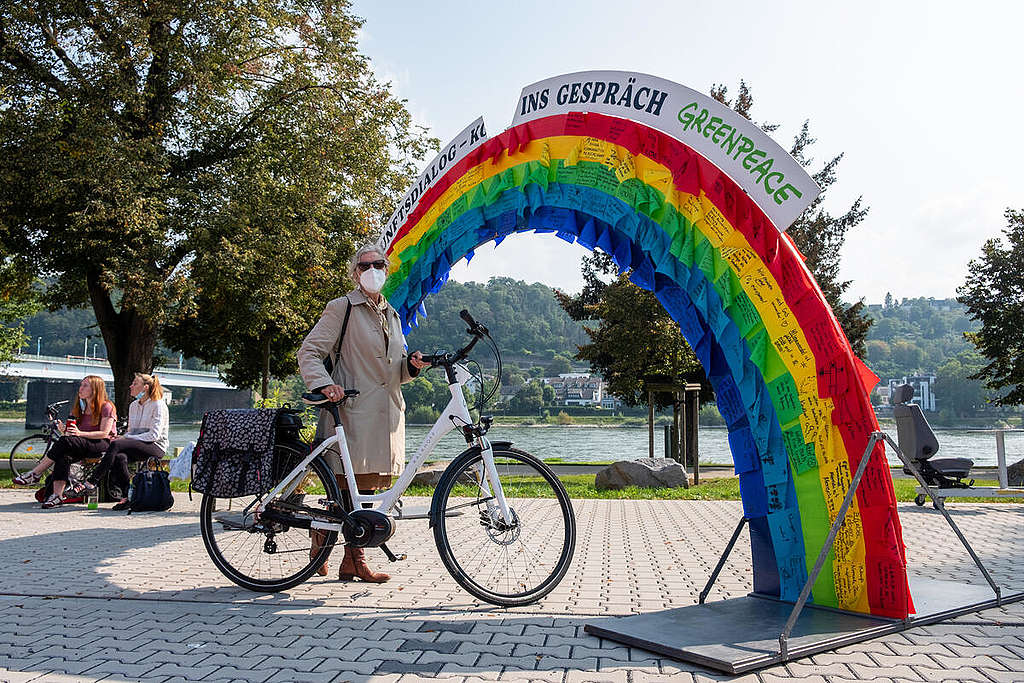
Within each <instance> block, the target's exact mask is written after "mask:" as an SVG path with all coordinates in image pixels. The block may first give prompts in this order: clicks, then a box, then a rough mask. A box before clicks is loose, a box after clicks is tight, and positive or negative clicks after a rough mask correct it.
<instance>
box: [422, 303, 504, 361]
mask: <svg viewBox="0 0 1024 683" xmlns="http://www.w3.org/2000/svg"><path fill="white" fill-rule="evenodd" d="M459 317H460V318H462V319H463V320H465V321H466V324H467V325H469V329H467V330H466V334H471V335H473V339H472V340H471V341H470V342H469V343H468V344H466V345H465V346H463V347H462V348H461V349H459V350H458V351H456V352H455V353H447V352H442V353H435V354H429V355H428V354H423V362H424V363H429V364H430V366H431V367H435V368H436V367H446V366H449V365H452V364H454V363H458V362H459V361H461V360H465V358H466V356H468V355H469V352H470V351H472V350H473V347H474V346H476V344H477V342H479V341H480V340H481V339H483V338H484V337H486V336H489V332H488V330H487V328H486V327H485V326H484V325H481V324H480V323H478V322H477V321H476V320H474V319H473V316H472V315H470V314H469V311H467V310H466V309H462V310H461V311H459Z"/></svg>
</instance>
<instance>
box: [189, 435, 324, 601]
mask: <svg viewBox="0 0 1024 683" xmlns="http://www.w3.org/2000/svg"><path fill="white" fill-rule="evenodd" d="M277 448H278V449H279V450H281V449H285V450H287V451H291V450H292V449H288V448H287V447H283V446H278V447H277ZM278 457H279V458H281V459H282V460H284V461H290V462H292V463H294V464H296V465H297V464H298V463H299V462H300V461H301V460H302V457H303V456H302V454H298V453H283V454H281V453H279V454H278ZM289 471H290V470H283V471H282V472H281V473H280V474H281V476H282V477H283V476H284V475H285V474H288V473H289ZM279 481H280V478H278V479H277V480H276V481H275V482H274V483H273V484H271V485H270V487H269V489H270V490H272V489H273V488H274V487H275V486H277V483H278V482H279ZM340 500H341V493H340V491H339V490H338V483H337V481H336V480H335V478H334V474H333V473H332V472H331V470H330V468H329V467H328V466H327V464H326V463H325V462H324V461H323V460H322V459H321V458H316V459H314V460H313V461H312V462H311V463H310V464H309V465H308V466H307V468H306V472H305V475H304V476H303V478H302V480H301V483H300V484H299V487H298V488H297V489H296V490H295V492H294V493H292V494H291V495H290V496H288V497H287V498H286V499H283V500H278V501H270V500H269V499H267V498H266V494H263V495H260V496H242V497H238V498H215V497H213V496H211V495H207V494H203V501H202V503H201V505H200V507H199V525H200V529H201V531H202V536H203V543H204V544H205V545H206V551H207V552H208V553H209V554H210V558H211V559H212V560H213V563H214V564H215V565H216V566H217V569H219V570H220V571H221V573H222V574H224V576H226V577H227V578H229V579H231V580H232V581H234V582H235V583H236V584H238V585H239V586H242V587H243V588H247V589H249V590H253V591H262V592H266V593H274V592H277V591H283V590H288V589H289V588H292V587H294V586H297V585H298V584H300V583H302V582H303V581H305V580H306V579H308V578H309V577H311V576H312V575H313V573H314V572H315V571H316V570H317V569H318V568H319V567H320V566H321V565H322V564H323V563H324V562H326V561H327V557H328V555H330V554H331V550H332V549H333V547H334V544H335V543H336V542H337V540H338V532H337V531H326V530H311V529H310V528H309V522H310V521H311V520H312V519H313V518H314V517H316V515H317V513H318V512H322V511H328V510H330V509H332V508H333V507H334V506H335V505H337V504H338V503H339V501H340ZM272 503H273V504H276V505H277V507H280V508H281V509H282V510H284V512H283V513H278V514H277V515H275V516H274V518H272V519H269V518H267V517H269V516H267V515H264V514H263V513H262V511H263V510H266V509H267V506H268V504H272ZM275 509H276V508H275Z"/></svg>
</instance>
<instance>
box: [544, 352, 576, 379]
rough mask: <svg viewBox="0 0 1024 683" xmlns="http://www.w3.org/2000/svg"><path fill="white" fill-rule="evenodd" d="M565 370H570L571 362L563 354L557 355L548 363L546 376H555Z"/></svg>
mask: <svg viewBox="0 0 1024 683" xmlns="http://www.w3.org/2000/svg"><path fill="white" fill-rule="evenodd" d="M566 372H572V363H571V362H569V359H568V358H566V357H565V356H557V357H556V358H555V359H554V360H553V361H551V362H550V363H549V364H548V367H547V376H548V377H557V376H558V375H561V374H564V373H566Z"/></svg>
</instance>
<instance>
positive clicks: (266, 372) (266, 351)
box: [261, 330, 270, 401]
mask: <svg viewBox="0 0 1024 683" xmlns="http://www.w3.org/2000/svg"><path fill="white" fill-rule="evenodd" d="M264 337H265V339H264V341H263V391H262V393H261V395H262V397H263V400H264V401H266V400H267V395H268V392H269V391H270V331H269V330H268V331H267V332H266V333H264Z"/></svg>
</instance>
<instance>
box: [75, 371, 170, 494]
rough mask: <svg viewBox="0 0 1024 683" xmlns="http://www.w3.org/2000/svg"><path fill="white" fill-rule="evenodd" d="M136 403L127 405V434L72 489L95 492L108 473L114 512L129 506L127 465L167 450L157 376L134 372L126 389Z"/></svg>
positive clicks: (157, 455)
mask: <svg viewBox="0 0 1024 683" xmlns="http://www.w3.org/2000/svg"><path fill="white" fill-rule="evenodd" d="M129 391H131V392H132V395H133V396H134V397H135V400H134V401H133V402H132V404H131V405H130V406H128V432H127V433H125V434H123V435H121V436H118V437H116V438H115V439H113V440H111V442H110V447H109V448H107V452H106V453H104V455H103V459H102V460H100V462H99V464H98V465H96V468H95V469H94V470H93V473H92V475H91V476H90V477H89V479H88V481H85V482H82V483H81V484H79V485H78V486H76V487H75V489H74V492H75V493H76V494H79V495H80V494H81V493H85V492H91V491H94V490H95V489H96V486H97V484H98V483H99V482H100V481H102V480H103V477H104V476H106V474H107V472H110V495H111V497H113V498H118V499H119V500H120V502H118V503H117V504H116V505H114V509H115V510H124V509H125V508H126V507H128V497H127V496H128V486H129V483H130V481H131V474H130V473H129V471H128V463H129V462H138V461H143V460H148V459H149V458H151V457H155V458H158V459H163V457H164V455H165V453H166V451H167V404H166V403H164V401H163V397H164V390H163V389H162V388H161V387H160V380H159V379H157V377H156V375H145V374H142V373H141V372H140V373H136V375H135V379H133V380H132V384H131V386H130V387H129Z"/></svg>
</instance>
